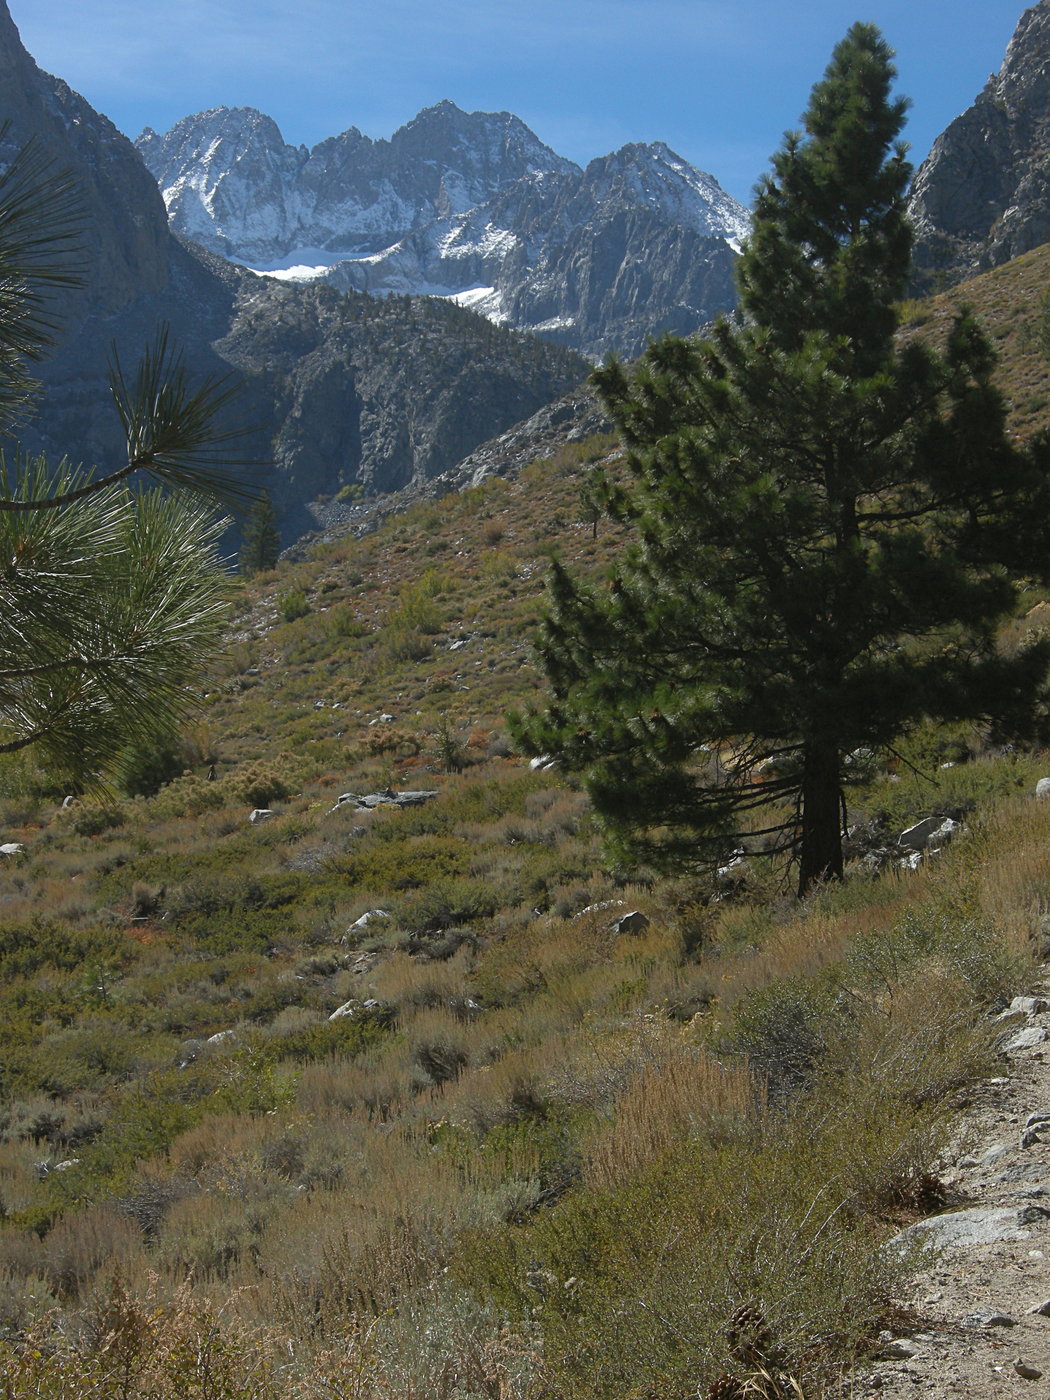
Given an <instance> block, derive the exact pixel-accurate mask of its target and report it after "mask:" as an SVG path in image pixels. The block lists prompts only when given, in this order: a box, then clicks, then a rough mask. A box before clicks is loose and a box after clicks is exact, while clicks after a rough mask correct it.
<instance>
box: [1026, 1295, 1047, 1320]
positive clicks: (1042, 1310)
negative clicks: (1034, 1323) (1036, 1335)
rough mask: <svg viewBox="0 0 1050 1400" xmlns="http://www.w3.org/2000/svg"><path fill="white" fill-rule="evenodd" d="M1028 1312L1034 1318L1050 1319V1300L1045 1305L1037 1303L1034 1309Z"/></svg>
mask: <svg viewBox="0 0 1050 1400" xmlns="http://www.w3.org/2000/svg"><path fill="white" fill-rule="evenodd" d="M1028 1312H1029V1314H1030V1315H1031V1316H1033V1317H1050V1298H1048V1299H1047V1300H1046V1302H1045V1303H1036V1305H1035V1307H1034V1308H1029V1309H1028Z"/></svg>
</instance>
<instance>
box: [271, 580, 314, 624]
mask: <svg viewBox="0 0 1050 1400" xmlns="http://www.w3.org/2000/svg"><path fill="white" fill-rule="evenodd" d="M277 608H278V611H279V612H280V614H281V616H282V617H283V618H284V620H285V622H295V621H297V620H298V619H299V618H300V617H305V616H306V615H307V613H308V612H309V611H310V604H309V603H308V602H307V599H306V594H305V593H304V592H303V591H302V589H300V588H292V589H289V591H288V592H287V593H279V594H278V595H277Z"/></svg>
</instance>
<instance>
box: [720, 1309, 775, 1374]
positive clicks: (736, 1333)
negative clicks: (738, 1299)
mask: <svg viewBox="0 0 1050 1400" xmlns="http://www.w3.org/2000/svg"><path fill="white" fill-rule="evenodd" d="M726 1340H727V1342H728V1343H729V1354H730V1356H731V1357H732V1358H733V1359H734V1361H739V1362H741V1363H742V1364H743V1365H745V1366H750V1367H751V1368H752V1369H753V1370H756V1371H757V1370H760V1369H761V1368H762V1367H763V1366H764V1365H766V1364H767V1363H768V1362H769V1360H770V1358H771V1357H772V1355H773V1353H774V1351H775V1344H774V1341H773V1335H772V1333H771V1332H770V1330H769V1328H768V1327H767V1326H766V1319H765V1317H764V1316H763V1314H762V1310H761V1309H760V1308H756V1307H755V1306H754V1304H753V1303H745V1304H744V1305H743V1306H742V1307H739V1308H737V1310H736V1312H735V1313H734V1314H733V1316H732V1317H731V1318H730V1319H729V1326H728V1327H727V1328H726Z"/></svg>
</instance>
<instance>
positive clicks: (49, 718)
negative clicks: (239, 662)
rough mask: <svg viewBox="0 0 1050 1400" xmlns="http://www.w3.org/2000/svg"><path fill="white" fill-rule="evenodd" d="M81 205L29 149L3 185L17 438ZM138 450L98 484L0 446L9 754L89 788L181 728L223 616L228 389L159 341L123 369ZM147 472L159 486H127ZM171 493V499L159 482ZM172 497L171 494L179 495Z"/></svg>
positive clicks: (117, 375)
mask: <svg viewBox="0 0 1050 1400" xmlns="http://www.w3.org/2000/svg"><path fill="white" fill-rule="evenodd" d="M77 213H78V201H77V195H76V191H75V190H74V189H73V188H72V186H71V185H70V183H69V181H68V180H67V179H66V178H65V177H64V176H63V175H62V174H61V173H58V172H56V170H55V169H54V167H53V166H51V165H50V164H49V163H48V162H47V161H46V160H45V159H43V158H41V157H40V156H39V155H38V154H37V153H36V152H35V150H34V149H33V148H32V147H29V148H26V150H24V151H23V152H22V153H21V154H20V155H19V156H18V157H17V158H16V159H15V160H14V161H13V162H12V164H11V165H10V166H8V168H7V170H6V171H5V172H4V173H3V174H2V175H0V426H2V428H3V430H4V431H6V432H7V433H8V434H9V435H10V434H12V433H13V432H15V431H16V430H17V428H18V426H19V424H20V423H21V422H22V421H23V420H24V417H25V415H26V414H27V412H28V411H29V409H31V407H32V405H33V402H34V399H35V396H36V392H37V386H36V385H35V383H34V381H33V379H32V376H31V374H30V373H29V367H30V364H31V362H32V361H33V360H35V359H38V358H40V357H41V356H42V355H43V353H44V352H45V350H46V348H47V346H48V345H49V344H50V343H51V342H52V339H53V334H54V330H55V327H56V321H55V316H54V310H55V307H56V305H57V304H58V302H59V298H60V295H61V293H62V292H63V291H64V290H65V289H66V288H68V287H69V286H70V285H73V284H75V283H76V282H77V281H78V280H79V275H78V274H77V273H76V272H75V271H70V268H71V265H72V266H73V267H74V268H75V263H76V238H77V235H76V226H77ZM111 390H112V394H113V399H114V404H115V407H116V411H117V413H118V414H119V416H120V420H121V423H122V426H123V430H124V435H125V439H126V442H127V459H126V461H125V462H124V463H123V464H122V465H120V466H119V467H117V468H115V469H113V470H110V471H108V472H103V473H102V474H92V473H90V472H88V471H86V470H83V469H81V468H73V467H71V466H69V465H68V464H67V463H66V462H62V463H59V464H52V463H49V462H48V461H46V460H45V459H44V458H43V457H35V458H33V457H30V456H28V455H27V454H26V453H24V452H22V451H20V450H19V449H18V448H17V447H15V448H13V449H11V450H8V451H6V452H0V560H2V564H0V598H2V606H0V753H12V752H15V751H17V750H19V749H23V748H26V747H27V746H29V745H35V746H37V749H38V750H39V751H40V753H41V755H42V757H43V758H44V759H45V760H46V761H47V762H48V763H49V764H51V765H52V766H53V767H55V768H57V769H59V770H60V771H61V772H62V773H63V774H66V775H73V776H75V777H77V778H79V779H80V781H82V782H84V783H86V784H90V783H93V782H95V781H96V780H97V779H98V778H99V777H100V776H102V775H104V774H105V772H106V771H107V769H110V768H111V767H112V765H113V763H114V761H115V759H116V757H117V755H118V754H119V753H120V752H121V751H122V750H123V749H125V748H126V747H127V745H129V744H134V743H140V744H149V743H151V742H153V741H154V740H155V738H156V736H157V735H167V734H170V732H171V730H172V727H173V726H174V725H176V724H177V722H178V721H179V719H180V717H181V716H182V715H183V714H184V713H185V711H186V709H187V707H188V706H189V704H190V703H191V693H190V691H189V689H188V683H189V682H190V680H191V679H192V678H193V676H194V675H195V674H196V673H197V672H198V671H199V667H200V664H201V661H202V658H203V657H205V656H206V655H207V652H208V650H209V648H211V647H212V646H213V645H214V644H215V642H216V641H217V639H218V637H219V635H220V632H221V629H222V626H223V624H224V621H225V618H226V616H227V611H228V606H227V591H228V590H227V577H226V573H225V570H224V569H223V568H222V566H221V563H220V560H219V558H218V556H217V553H216V545H217V541H218V538H219V536H220V534H221V532H222V528H223V522H222V521H219V520H217V519H216V514H215V510H214V499H215V498H216V497H219V498H226V499H229V498H230V497H231V496H236V495H238V494H242V493H243V489H244V488H243V487H242V486H240V485H239V483H238V481H237V479H236V478H235V476H233V475H232V474H231V473H230V472H229V471H228V470H227V469H228V468H229V467H231V466H233V465H234V463H233V461H232V460H231V459H230V458H229V457H228V456H227V455H225V454H226V453H227V452H228V443H229V440H230V438H232V437H233V436H235V435H236V434H235V433H233V432H230V431H226V430H224V429H221V428H220V427H219V426H217V424H218V421H219V419H220V417H221V415H222V413H223V411H224V409H225V407H226V405H227V403H228V401H229V399H230V397H231V393H232V390H231V387H230V385H229V384H228V383H227V382H225V381H221V380H219V381H217V380H214V379H212V380H207V381H205V382H204V383H202V384H199V385H197V386H194V385H193V384H191V382H190V379H189V376H188V374H187V372H186V370H185V368H184V366H183V364H182V363H181V361H180V359H179V356H178V355H177V354H175V353H174V352H173V351H172V349H171V347H170V345H169V343H168V340H167V336H166V335H165V334H164V333H161V335H159V336H158V338H157V341H156V343H155V345H154V346H153V348H152V349H151V350H150V351H149V352H147V354H146V355H145V357H144V358H143V360H142V362H141V364H140V365H139V367H138V369H137V370H136V371H135V372H134V373H132V374H130V375H126V374H125V373H124V371H123V369H122V367H121V365H120V363H119V361H118V360H117V359H116V358H115V359H114V363H113V373H112V377H111ZM141 475H145V476H146V477H147V478H152V480H153V482H154V483H155V484H156V485H155V487H154V489H151V490H147V491H142V492H138V491H132V490H131V489H130V488H129V485H128V482H129V480H130V479H131V478H133V477H138V476H141ZM165 488H168V489H165ZM170 488H178V489H175V490H172V489H170Z"/></svg>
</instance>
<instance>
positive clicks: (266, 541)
mask: <svg viewBox="0 0 1050 1400" xmlns="http://www.w3.org/2000/svg"><path fill="white" fill-rule="evenodd" d="M243 534H244V538H243V542H242V544H241V549H240V554H239V555H238V563H239V564H240V569H241V573H242V574H257V573H261V572H262V570H263V569H272V568H273V566H274V565H275V564H276V563H277V556H278V555H279V554H280V552H281V536H280V533H279V531H278V529H277V513H276V511H275V510H274V508H273V502H272V501H271V500H270V497H269V495H268V493H267V492H265V491H264V492H263V493H262V495H261V496H260V497H259V499H258V500H257V501H256V502H255V504H254V505H253V506H252V509H251V512H250V514H249V516H248V519H247V520H246V521H245V524H244V532H243Z"/></svg>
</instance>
